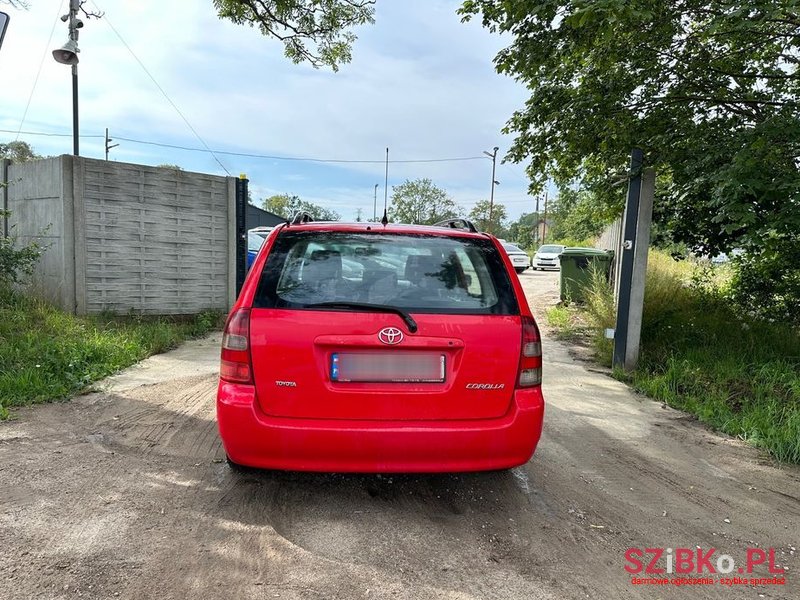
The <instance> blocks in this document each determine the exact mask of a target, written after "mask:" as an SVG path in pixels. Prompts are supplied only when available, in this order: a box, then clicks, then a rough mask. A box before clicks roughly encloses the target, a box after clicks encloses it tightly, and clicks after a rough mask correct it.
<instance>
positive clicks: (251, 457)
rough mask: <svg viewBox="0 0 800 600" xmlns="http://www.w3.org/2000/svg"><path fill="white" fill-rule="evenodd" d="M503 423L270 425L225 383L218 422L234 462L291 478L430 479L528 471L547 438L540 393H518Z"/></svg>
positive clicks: (248, 394) (248, 389)
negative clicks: (302, 474) (318, 474)
mask: <svg viewBox="0 0 800 600" xmlns="http://www.w3.org/2000/svg"><path fill="white" fill-rule="evenodd" d="M514 396H515V397H514V401H513V402H512V403H511V407H510V409H509V411H508V412H507V413H506V414H505V415H503V416H502V417H500V418H498V419H480V420H474V421H468V420H460V421H350V420H341V421H339V420H332V419H290V418H283V417H270V416H268V415H265V414H264V413H263V412H262V411H261V409H260V408H259V405H258V402H257V401H256V397H255V389H254V388H253V387H252V386H248V385H239V384H232V383H227V382H224V381H220V384H219V388H218V391H217V420H218V423H219V432H220V437H221V438H222V444H223V446H224V448H225V452H227V454H228V456H229V457H230V459H231V460H232V461H233V462H235V463H238V464H241V465H246V466H251V467H259V468H263V469H280V470H287V471H322V472H362V473H390V472H403V473H423V472H456V471H485V470H492V469H506V468H510V467H515V466H518V465H521V464H523V463H526V462H527V461H528V460H530V458H531V456H532V455H533V452H534V450H535V449H536V445H537V444H538V443H539V437H540V436H541V433H542V418H543V416H544V399H543V397H542V393H541V388H534V389H530V390H517V391H516V392H515V395H514Z"/></svg>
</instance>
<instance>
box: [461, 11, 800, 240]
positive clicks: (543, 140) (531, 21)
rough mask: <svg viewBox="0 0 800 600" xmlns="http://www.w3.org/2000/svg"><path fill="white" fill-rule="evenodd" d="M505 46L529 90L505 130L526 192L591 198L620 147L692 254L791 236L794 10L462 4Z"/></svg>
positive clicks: (511, 71) (798, 126)
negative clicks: (654, 174) (544, 187)
mask: <svg viewBox="0 0 800 600" xmlns="http://www.w3.org/2000/svg"><path fill="white" fill-rule="evenodd" d="M460 12H461V14H462V16H463V17H464V19H465V20H468V19H470V18H473V17H475V16H478V15H480V18H482V21H483V24H484V25H485V26H486V27H488V28H489V29H490V30H492V31H495V32H499V33H502V34H505V35H507V36H509V37H510V38H511V39H512V43H511V45H510V46H508V47H507V48H505V49H503V50H501V51H500V53H499V54H498V55H497V57H496V58H495V63H496V67H497V70H498V71H499V72H500V73H504V74H507V75H510V76H513V77H515V78H517V79H518V80H519V81H520V82H522V83H523V84H525V85H526V86H527V87H528V88H529V90H530V93H531V95H530V98H529V100H528V101H527V102H526V103H525V106H524V107H522V108H520V109H519V110H518V111H516V112H515V113H514V114H513V116H512V117H511V119H510V120H509V121H508V123H507V125H506V128H505V131H506V132H507V133H510V134H514V135H516V139H515V142H514V144H513V146H512V148H511V149H510V151H509V158H510V159H511V160H513V161H515V162H520V161H523V160H527V161H529V166H528V172H529V174H530V175H531V177H532V179H533V182H534V183H533V187H534V188H535V189H536V188H537V186H541V184H542V183H543V182H544V181H545V179H546V178H547V177H548V176H552V177H554V178H555V179H556V180H557V181H559V182H561V183H566V182H570V181H572V180H574V179H575V178H581V179H584V180H586V181H589V182H591V183H592V184H593V185H596V186H597V187H598V188H599V189H601V190H602V191H599V192H598V195H599V196H601V197H602V194H605V200H606V202H608V203H613V202H614V200H612V199H611V198H612V196H613V197H615V198H616V202H617V205H619V204H621V200H622V198H623V196H624V194H623V193H622V192H621V191H620V190H619V189H618V190H617V191H615V190H614V188H611V186H610V183H611V182H613V181H616V180H618V179H619V178H620V175H622V174H624V172H625V170H626V162H627V156H628V154H629V152H630V149H631V148H632V147H636V146H638V147H640V148H642V149H643V150H644V152H645V157H646V162H647V164H649V165H651V166H655V167H656V168H657V171H659V172H668V173H669V175H670V188H669V190H668V196H669V198H670V201H671V202H672V204H673V206H672V209H671V214H670V215H669V225H670V228H671V230H672V232H673V234H674V236H675V237H676V239H678V240H680V241H685V242H687V243H688V244H689V245H690V246H691V247H693V248H695V249H697V250H699V251H702V252H705V253H714V252H716V251H717V250H727V249H729V248H731V247H733V246H739V247H760V246H763V245H767V246H771V247H775V248H779V247H781V246H782V245H786V244H787V243H789V242H790V241H791V239H793V237H794V236H795V234H794V233H793V232H796V231H798V230H800V175H799V174H798V165H800V143H798V140H800V106H798V91H800V90H799V85H800V74H799V73H798V64H800V61H799V60H798V51H799V50H800V0H763V1H759V2H753V1H751V0H747V1H745V0H675V1H673V2H663V1H658V0H541V1H538V2H535V3H534V2H521V1H516V2H515V1H508V0H467V1H466V2H464V4H463V6H462V8H461V9H460Z"/></svg>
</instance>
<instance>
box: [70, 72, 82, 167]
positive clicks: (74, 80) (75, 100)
mask: <svg viewBox="0 0 800 600" xmlns="http://www.w3.org/2000/svg"><path fill="white" fill-rule="evenodd" d="M79 138H80V134H79V130H78V65H77V64H74V65H72V153H73V154H74V155H75V156H80V150H79V148H78V139H79Z"/></svg>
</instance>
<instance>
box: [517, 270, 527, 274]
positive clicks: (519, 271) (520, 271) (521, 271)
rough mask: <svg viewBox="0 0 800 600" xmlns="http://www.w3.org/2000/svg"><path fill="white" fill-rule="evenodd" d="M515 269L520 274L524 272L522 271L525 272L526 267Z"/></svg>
mask: <svg viewBox="0 0 800 600" xmlns="http://www.w3.org/2000/svg"><path fill="white" fill-rule="evenodd" d="M515 271H516V272H517V273H520V274H522V273H524V272H525V269H515Z"/></svg>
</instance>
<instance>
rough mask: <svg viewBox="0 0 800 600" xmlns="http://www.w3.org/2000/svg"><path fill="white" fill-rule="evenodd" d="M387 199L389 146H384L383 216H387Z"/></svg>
mask: <svg viewBox="0 0 800 600" xmlns="http://www.w3.org/2000/svg"><path fill="white" fill-rule="evenodd" d="M388 201H389V148H386V177H385V179H384V182H383V216H384V218H386V217H387V216H388V213H387V212H386V211H387V208H388Z"/></svg>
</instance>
